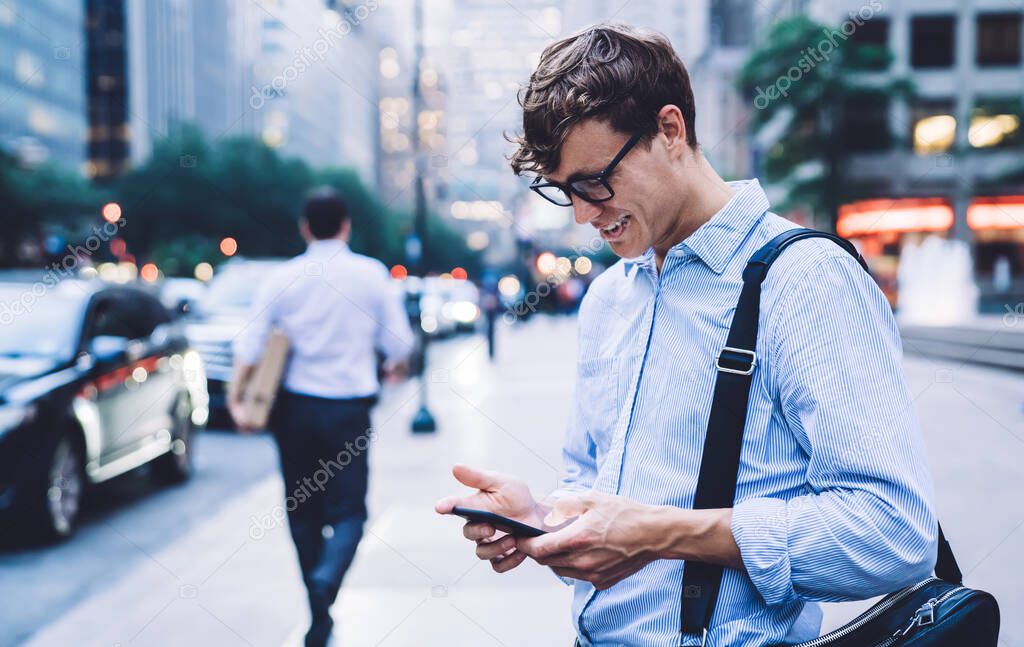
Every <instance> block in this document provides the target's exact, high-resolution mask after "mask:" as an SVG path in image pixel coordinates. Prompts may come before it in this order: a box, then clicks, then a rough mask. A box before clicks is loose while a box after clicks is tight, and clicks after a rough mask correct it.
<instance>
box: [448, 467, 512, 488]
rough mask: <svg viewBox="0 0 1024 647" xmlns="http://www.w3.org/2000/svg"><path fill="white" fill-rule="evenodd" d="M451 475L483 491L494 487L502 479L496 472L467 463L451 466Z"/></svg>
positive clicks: (499, 483)
mask: <svg viewBox="0 0 1024 647" xmlns="http://www.w3.org/2000/svg"><path fill="white" fill-rule="evenodd" d="M452 476H454V477H455V479H456V480H457V481H458V482H459V483H462V484H463V485H468V486H469V487H474V488H476V489H478V490H485V491H489V490H494V489H496V488H497V487H498V486H499V485H501V483H502V482H503V481H504V478H503V477H502V475H501V474H499V473H498V472H492V471H490V470H478V469H476V468H474V467H470V466H469V465H456V466H455V467H453V468H452Z"/></svg>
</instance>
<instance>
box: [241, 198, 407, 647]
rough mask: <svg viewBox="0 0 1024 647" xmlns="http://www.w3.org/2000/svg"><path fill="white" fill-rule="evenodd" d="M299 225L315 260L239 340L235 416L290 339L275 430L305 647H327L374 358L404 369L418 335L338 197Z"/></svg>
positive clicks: (361, 462) (289, 271) (345, 556)
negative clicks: (270, 353) (273, 342)
mask: <svg viewBox="0 0 1024 647" xmlns="http://www.w3.org/2000/svg"><path fill="white" fill-rule="evenodd" d="M299 226H300V231H301V232H302V235H303V238H305V239H306V241H307V242H308V244H309V247H308V249H307V250H306V252H305V253H304V254H301V255H300V256H297V257H295V258H293V259H291V260H290V261H288V262H286V263H285V264H284V265H283V266H282V267H280V268H278V269H277V270H276V271H275V272H274V274H273V275H272V276H271V277H270V279H269V280H268V281H267V282H266V283H265V284H264V285H263V286H261V287H260V289H259V291H258V293H257V296H256V299H255V301H254V303H253V308H252V314H251V320H250V323H249V325H248V326H247V327H246V328H245V330H243V332H242V333H241V334H240V335H239V336H238V337H237V338H236V339H235V343H234V356H235V372H234V377H233V379H232V381H231V386H230V388H229V393H228V406H229V408H230V409H231V411H232V415H233V417H234V418H235V420H236V421H238V420H241V419H242V417H241V416H240V415H239V412H240V402H241V394H242V393H244V392H245V387H246V385H247V383H248V381H249V380H250V379H251V377H252V375H253V372H254V369H255V366H256V364H257V363H258V361H259V359H260V355H261V353H262V351H263V348H264V344H265V343H266V339H267V336H268V334H269V333H270V331H271V330H273V329H278V330H281V331H283V332H284V334H285V335H286V336H287V337H288V340H289V342H290V346H291V355H290V358H289V362H288V365H287V367H286V369H285V374H284V377H283V381H282V388H281V392H280V394H279V395H278V399H277V401H276V402H275V405H274V411H273V414H272V416H271V421H270V428H271V431H272V432H273V435H274V439H275V441H276V442H277V446H278V450H279V453H280V460H281V470H282V472H283V475H284V481H285V492H286V498H285V509H286V510H287V511H288V525H289V528H290V529H291V535H292V540H293V541H294V542H295V548H296V551H297V552H298V557H299V565H300V566H301V568H302V578H303V581H304V582H305V585H306V589H307V591H308V593H309V605H310V611H311V613H312V623H311V626H310V628H309V631H308V633H307V634H306V645H307V646H309V647H313V646H315V645H326V644H327V642H328V640H329V638H330V635H331V630H332V627H333V620H332V619H331V616H330V607H331V605H332V604H333V603H334V600H335V597H336V596H337V594H338V590H339V589H340V588H341V582H342V579H343V578H344V576H345V571H346V570H347V569H348V567H349V565H350V564H351V563H352V559H353V558H354V557H355V552H356V547H357V546H358V544H359V540H360V538H361V537H362V534H363V523H364V521H365V520H366V501H365V499H366V489H367V479H368V461H367V453H368V449H369V445H370V443H371V441H372V440H373V430H372V428H371V426H370V409H371V408H372V407H373V405H374V403H375V402H376V398H377V390H378V388H379V384H378V379H377V353H378V352H379V353H380V354H382V355H383V357H384V369H385V371H394V370H398V369H399V368H400V367H401V366H402V364H403V363H404V361H405V359H406V358H407V357H408V355H409V353H410V352H411V350H412V347H413V336H412V331H411V330H410V328H409V321H408V318H407V316H406V313H405V309H404V306H403V303H402V300H401V298H400V297H399V294H398V292H397V291H396V290H395V289H394V287H393V285H392V284H391V279H390V276H389V274H388V271H387V268H386V267H385V266H384V265H383V264H382V263H380V262H379V261H377V260H375V259H372V258H369V257H367V256H362V255H360V254H356V253H353V252H352V251H351V250H350V249H349V247H348V239H349V233H350V230H351V221H350V220H349V217H348V213H347V210H346V206H345V202H344V201H343V200H342V198H341V197H340V196H339V195H338V194H337V193H336V192H334V191H333V190H331V189H317V190H315V191H314V192H313V193H311V194H310V196H309V198H308V199H307V201H306V204H305V208H304V213H303V217H302V219H301V221H300V225H299Z"/></svg>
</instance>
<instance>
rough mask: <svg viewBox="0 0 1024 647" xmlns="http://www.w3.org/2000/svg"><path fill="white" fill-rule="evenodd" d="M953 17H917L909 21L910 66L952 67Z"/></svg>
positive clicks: (954, 24) (954, 43) (954, 39)
mask: <svg viewBox="0 0 1024 647" xmlns="http://www.w3.org/2000/svg"><path fill="white" fill-rule="evenodd" d="M955 26H956V21H955V18H954V17H953V16H917V17H916V18H913V19H912V20H911V21H910V64H911V65H912V66H914V67H924V68H927V67H952V65H953V49H954V45H956V38H955V36H954V28H955Z"/></svg>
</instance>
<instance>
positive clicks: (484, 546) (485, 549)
mask: <svg viewBox="0 0 1024 647" xmlns="http://www.w3.org/2000/svg"><path fill="white" fill-rule="evenodd" d="M515 547H516V543H515V541H514V540H513V539H512V538H511V537H504V538H502V539H499V540H498V541H488V542H483V543H479V544H477V545H476V556H477V557H479V558H480V559H487V560H491V559H498V558H501V557H504V555H505V553H507V552H508V551H510V550H512V549H514V548H515Z"/></svg>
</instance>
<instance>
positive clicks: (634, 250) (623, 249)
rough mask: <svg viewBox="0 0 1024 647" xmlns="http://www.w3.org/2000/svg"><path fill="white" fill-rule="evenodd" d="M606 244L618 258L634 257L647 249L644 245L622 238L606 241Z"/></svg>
mask: <svg viewBox="0 0 1024 647" xmlns="http://www.w3.org/2000/svg"><path fill="white" fill-rule="evenodd" d="M608 246H609V247H611V248H612V253H614V254H615V255H616V256H618V257H619V258H636V257H637V256H640V255H641V254H643V253H644V252H645V251H647V248H646V247H642V246H641V245H638V244H637V243H635V242H633V241H625V240H624V241H620V242H616V243H608Z"/></svg>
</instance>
